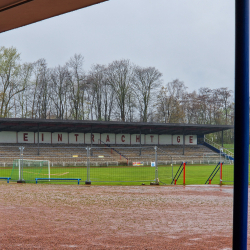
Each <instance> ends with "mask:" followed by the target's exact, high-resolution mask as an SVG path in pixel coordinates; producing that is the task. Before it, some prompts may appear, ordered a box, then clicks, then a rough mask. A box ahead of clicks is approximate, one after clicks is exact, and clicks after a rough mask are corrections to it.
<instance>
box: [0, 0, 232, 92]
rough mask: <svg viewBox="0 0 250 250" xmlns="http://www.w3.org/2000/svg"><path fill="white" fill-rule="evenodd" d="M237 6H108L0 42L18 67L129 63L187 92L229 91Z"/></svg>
mask: <svg viewBox="0 0 250 250" xmlns="http://www.w3.org/2000/svg"><path fill="white" fill-rule="evenodd" d="M234 12H235V7H234V0H110V1H108V2H105V3H101V4H99V5H95V6H91V7H88V8H85V9H82V10H78V11H74V12H71V13H68V14H65V15H62V16H59V17H55V18H51V19H48V20H45V21H42V22H39V23H35V24H31V25H29V26H26V27H22V28H19V29H16V30H12V31H8V32H5V33H2V34H0V46H5V47H10V46H14V47H16V48H17V49H18V51H19V52H20V53H21V58H22V61H23V62H33V61H36V60H38V59H40V58H45V59H46V60H47V62H48V66H49V67H54V66H57V65H59V64H60V65H63V64H64V63H65V62H66V61H68V60H69V58H70V57H72V56H73V55H74V54H75V53H81V54H82V55H83V56H84V57H85V64H84V66H85V70H86V71H88V70H89V69H90V67H91V65H92V64H95V63H99V64H108V63H110V62H112V61H113V60H119V59H130V60H131V62H133V63H135V64H138V65H140V66H145V67H146V66H154V67H156V68H157V69H158V70H160V71H161V72H162V73H163V80H164V83H167V82H169V81H172V80H174V79H176V78H179V79H180V80H182V81H184V83H185V84H186V86H187V87H188V91H192V90H198V88H200V87H210V88H219V87H229V88H230V89H232V90H233V89H234V36H235V35H234V33H235V29H234V20H235V15H234Z"/></svg>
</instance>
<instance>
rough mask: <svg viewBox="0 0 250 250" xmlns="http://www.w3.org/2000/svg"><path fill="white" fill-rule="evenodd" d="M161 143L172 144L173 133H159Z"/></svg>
mask: <svg viewBox="0 0 250 250" xmlns="http://www.w3.org/2000/svg"><path fill="white" fill-rule="evenodd" d="M159 144H160V145H165V144H167V145H171V144H172V135H159Z"/></svg>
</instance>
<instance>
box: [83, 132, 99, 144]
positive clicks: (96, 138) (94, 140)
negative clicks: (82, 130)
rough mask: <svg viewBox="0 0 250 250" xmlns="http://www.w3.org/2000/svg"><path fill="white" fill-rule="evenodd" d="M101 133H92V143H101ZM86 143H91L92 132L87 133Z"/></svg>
mask: <svg viewBox="0 0 250 250" xmlns="http://www.w3.org/2000/svg"><path fill="white" fill-rule="evenodd" d="M100 139H101V138H100V134H99V133H92V144H100ZM85 143H86V144H91V133H87V134H85Z"/></svg>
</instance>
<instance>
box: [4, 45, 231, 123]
mask: <svg viewBox="0 0 250 250" xmlns="http://www.w3.org/2000/svg"><path fill="white" fill-rule="evenodd" d="M0 117H9V118H10V117H19V118H33V119H38V118H41V119H62V120H67V119H69V120H70V119H71V120H99V121H124V122H160V123H191V124H233V120H234V103H233V91H232V90H230V89H228V88H217V89H211V88H209V87H202V88H199V89H198V90H197V91H193V92H188V90H187V87H186V86H185V84H184V82H183V81H180V80H179V79H175V80H173V81H171V82H169V83H164V82H163V79H162V73H161V72H159V70H157V69H156V68H155V67H141V66H138V65H135V64H133V63H131V62H130V61H129V60H117V61H113V62H111V63H110V64H108V65H100V64H95V65H93V66H92V67H91V69H90V70H88V71H86V70H84V57H83V56H82V55H81V54H75V55H74V56H73V57H71V58H70V59H69V61H68V62H67V63H65V64H64V65H62V66H61V65H59V66H57V67H54V68H49V67H48V65H47V63H46V60H45V59H39V60H37V61H36V62H34V63H21V56H20V54H19V53H18V51H17V49H16V48H13V47H10V48H6V47H0Z"/></svg>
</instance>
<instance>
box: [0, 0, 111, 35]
mask: <svg viewBox="0 0 250 250" xmlns="http://www.w3.org/2000/svg"><path fill="white" fill-rule="evenodd" d="M104 1H107V0H0V33H1V32H4V31H8V30H12V29H15V28H18V27H22V26H25V25H28V24H31V23H35V22H38V21H41V20H44V19H47V18H51V17H54V16H58V15H61V14H64V13H67V12H70V11H74V10H78V9H81V8H85V7H88V6H91V5H93V4H97V3H101V2H104Z"/></svg>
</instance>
